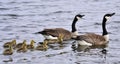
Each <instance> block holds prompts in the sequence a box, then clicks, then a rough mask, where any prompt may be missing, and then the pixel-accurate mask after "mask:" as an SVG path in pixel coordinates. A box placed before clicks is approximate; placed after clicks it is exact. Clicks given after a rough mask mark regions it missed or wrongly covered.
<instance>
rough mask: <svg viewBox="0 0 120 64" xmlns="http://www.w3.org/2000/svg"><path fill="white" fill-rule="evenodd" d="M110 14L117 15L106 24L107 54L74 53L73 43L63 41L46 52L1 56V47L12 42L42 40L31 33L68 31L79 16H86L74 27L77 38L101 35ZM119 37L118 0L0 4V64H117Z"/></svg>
mask: <svg viewBox="0 0 120 64" xmlns="http://www.w3.org/2000/svg"><path fill="white" fill-rule="evenodd" d="M112 12H115V13H116V15H115V16H113V17H112V18H111V19H110V20H109V22H108V23H107V28H108V31H109V34H110V42H109V44H108V46H107V47H106V48H105V49H106V50H107V53H102V52H101V50H102V49H101V48H94V49H93V48H89V47H85V46H84V47H78V48H77V50H75V51H74V50H73V49H72V48H71V46H72V45H71V44H72V42H73V41H65V44H64V45H63V47H61V46H60V45H59V44H54V45H53V46H52V47H49V49H48V50H47V51H28V52H26V53H17V52H16V51H14V53H13V55H11V56H4V55H2V52H3V50H4V49H3V47H2V46H3V44H4V43H5V42H7V41H11V40H12V39H16V40H17V42H22V41H23V40H27V43H29V42H30V40H31V39H34V40H35V41H36V42H40V41H43V39H44V38H43V36H42V35H35V34H33V33H34V32H37V31H41V30H43V29H44V28H55V27H61V28H65V29H68V30H71V23H72V20H73V17H74V16H75V15H76V14H78V13H80V14H84V15H85V17H84V18H85V19H84V20H80V22H78V23H77V29H78V31H79V32H80V34H83V33H86V32H94V33H98V34H101V32H102V30H101V21H102V17H103V15H104V14H106V13H112ZM119 33H120V1H119V0H0V43H1V44H0V64H48V63H49V64H120V60H119V58H120V44H119V43H120V35H119ZM36 45H37V44H36ZM7 60H10V62H6V61H7Z"/></svg>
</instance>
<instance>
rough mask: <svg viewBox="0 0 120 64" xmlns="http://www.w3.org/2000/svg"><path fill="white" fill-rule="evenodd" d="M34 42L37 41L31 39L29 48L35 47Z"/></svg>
mask: <svg viewBox="0 0 120 64" xmlns="http://www.w3.org/2000/svg"><path fill="white" fill-rule="evenodd" d="M34 43H35V41H34V40H31V42H30V45H27V48H28V49H34Z"/></svg>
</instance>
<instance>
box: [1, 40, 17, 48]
mask: <svg viewBox="0 0 120 64" xmlns="http://www.w3.org/2000/svg"><path fill="white" fill-rule="evenodd" d="M10 45H11V46H13V47H15V46H16V40H12V41H11V42H7V43H5V44H4V45H3V47H4V48H9V46H10Z"/></svg>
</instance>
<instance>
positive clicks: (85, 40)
mask: <svg viewBox="0 0 120 64" xmlns="http://www.w3.org/2000/svg"><path fill="white" fill-rule="evenodd" d="M114 14H115V13H111V14H105V15H104V17H103V22H102V29H103V33H102V35H98V34H94V33H88V34H85V35H79V36H77V37H76V40H77V42H78V44H79V45H89V46H92V45H105V44H107V43H108V41H109V36H108V32H107V29H106V21H107V20H108V19H109V18H110V17H111V16H113V15H114Z"/></svg>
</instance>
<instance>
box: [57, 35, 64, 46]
mask: <svg viewBox="0 0 120 64" xmlns="http://www.w3.org/2000/svg"><path fill="white" fill-rule="evenodd" d="M63 37H64V35H63V34H59V37H58V43H60V44H62V42H63Z"/></svg>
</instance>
